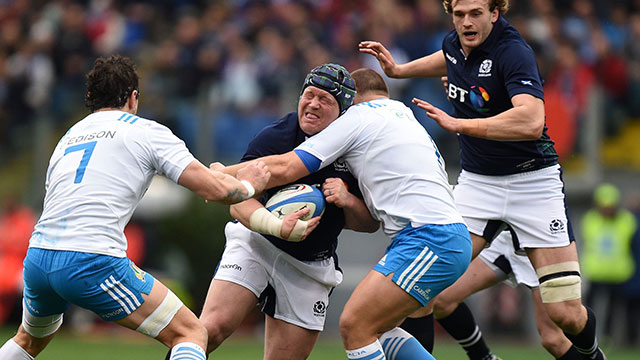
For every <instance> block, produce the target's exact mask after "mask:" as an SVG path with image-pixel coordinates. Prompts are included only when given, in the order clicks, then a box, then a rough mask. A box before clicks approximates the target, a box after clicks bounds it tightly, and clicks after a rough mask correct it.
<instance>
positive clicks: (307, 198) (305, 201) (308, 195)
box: [265, 184, 325, 220]
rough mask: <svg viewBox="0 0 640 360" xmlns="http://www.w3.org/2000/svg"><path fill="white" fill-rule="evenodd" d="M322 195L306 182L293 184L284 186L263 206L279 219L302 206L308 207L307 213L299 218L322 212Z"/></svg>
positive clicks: (314, 215) (323, 203)
mask: <svg viewBox="0 0 640 360" xmlns="http://www.w3.org/2000/svg"><path fill="white" fill-rule="evenodd" d="M324 205H325V202H324V195H323V194H322V191H320V190H318V188H316V187H315V186H311V185H307V184H293V185H288V186H285V187H284V188H282V189H280V190H279V191H278V192H276V193H275V194H273V196H272V197H271V198H270V199H269V200H268V201H267V203H266V204H265V207H266V208H267V210H269V211H271V213H272V214H274V215H275V216H277V217H278V218H279V219H283V218H284V217H285V216H287V215H289V214H291V213H294V212H296V211H298V210H302V209H304V208H309V214H307V215H306V216H303V217H302V218H301V220H309V219H311V218H312V217H316V216H321V215H322V213H324Z"/></svg>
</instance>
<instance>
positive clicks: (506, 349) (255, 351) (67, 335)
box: [0, 327, 640, 360]
mask: <svg viewBox="0 0 640 360" xmlns="http://www.w3.org/2000/svg"><path fill="white" fill-rule="evenodd" d="M14 333H15V328H13V327H11V328H9V327H4V328H0V344H3V343H4V342H5V341H6V339H8V338H9V337H11V336H13V334H14ZM491 348H492V350H493V352H494V353H496V354H498V355H499V356H500V357H502V358H503V359H505V360H509V359H511V360H542V359H553V357H552V356H551V355H549V354H548V353H547V352H545V351H544V350H543V349H542V347H540V346H537V345H536V344H531V343H526V344H518V343H517V342H505V341H502V342H493V343H491ZM605 350H607V356H608V357H609V359H611V360H638V359H640V349H614V348H605ZM166 353H167V349H166V348H165V347H164V346H163V345H161V344H160V343H158V342H156V341H154V340H151V339H148V338H146V337H144V336H143V335H140V334H137V333H134V332H132V331H126V330H125V331H120V329H118V331H104V332H100V333H98V334H96V333H92V334H85V335H77V334H73V333H71V332H68V331H64V329H63V330H62V331H61V332H60V333H59V334H58V335H57V336H56V337H55V339H54V340H53V341H52V342H51V344H49V346H48V347H47V348H46V349H45V350H44V351H43V352H42V353H41V354H40V355H39V356H38V357H37V359H38V360H63V359H64V360H80V359H83V360H84V359H88V358H90V359H92V360H114V359H119V360H129V359H131V360H163V359H164V357H165V355H166ZM262 355H263V343H262V341H261V340H259V339H256V338H247V337H233V336H232V337H231V338H230V339H228V340H227V341H226V342H225V343H224V344H223V345H222V346H221V347H220V348H219V349H218V350H216V351H215V352H213V353H212V354H211V355H210V356H209V358H210V359H211V360H214V359H215V360H245V359H262ZM434 356H435V357H436V359H438V360H466V359H467V357H466V355H465V354H464V352H463V351H462V349H461V348H460V347H459V346H458V345H457V344H455V343H453V342H451V341H450V340H449V339H441V338H436V346H435V351H434ZM329 359H331V360H335V359H346V356H345V354H344V350H343V349H342V344H341V343H340V341H339V340H337V339H336V340H333V339H325V338H322V337H321V339H320V341H319V342H318V344H317V345H316V347H315V349H314V350H313V352H312V353H311V356H310V357H309V360H329Z"/></svg>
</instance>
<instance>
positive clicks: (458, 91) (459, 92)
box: [448, 83, 469, 103]
mask: <svg viewBox="0 0 640 360" xmlns="http://www.w3.org/2000/svg"><path fill="white" fill-rule="evenodd" d="M468 93H469V91H467V90H465V89H463V88H460V87H457V86H455V85H454V84H452V83H449V94H448V95H449V97H450V98H452V99H454V100H460V102H461V103H463V102H464V100H465V96H466V95H467V94H468ZM458 96H460V99H458Z"/></svg>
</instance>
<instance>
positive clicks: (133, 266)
mask: <svg viewBox="0 0 640 360" xmlns="http://www.w3.org/2000/svg"><path fill="white" fill-rule="evenodd" d="M129 266H131V270H133V273H134V274H135V275H136V277H137V278H138V279H140V280H142V282H146V281H147V280H146V279H145V278H144V276H145V275H146V273H145V272H144V271H143V270H142V269H140V268H139V267H137V266H136V264H134V263H133V261H129Z"/></svg>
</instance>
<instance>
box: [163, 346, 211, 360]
mask: <svg viewBox="0 0 640 360" xmlns="http://www.w3.org/2000/svg"><path fill="white" fill-rule="evenodd" d="M206 359H207V355H205V353H204V350H202V348H201V347H200V345H198V344H195V343H192V342H183V343H179V344H176V345H175V346H174V347H172V348H171V356H170V357H169V360H206Z"/></svg>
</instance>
